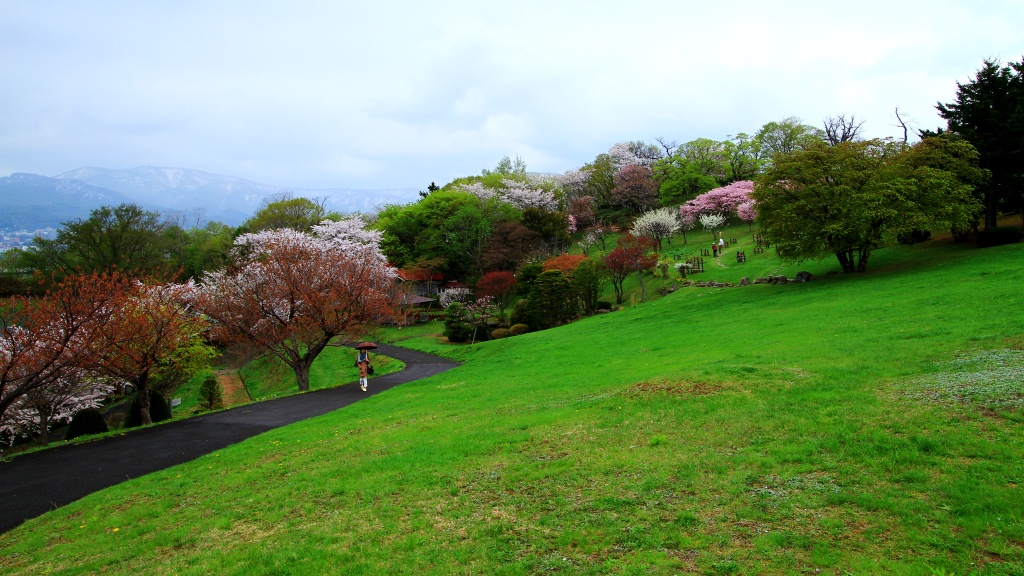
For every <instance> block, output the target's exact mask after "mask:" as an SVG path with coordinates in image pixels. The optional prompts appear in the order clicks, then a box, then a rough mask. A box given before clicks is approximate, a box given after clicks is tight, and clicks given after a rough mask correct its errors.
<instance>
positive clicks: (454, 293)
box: [437, 287, 472, 308]
mask: <svg viewBox="0 0 1024 576" xmlns="http://www.w3.org/2000/svg"><path fill="white" fill-rule="evenodd" d="M471 298H472V295H471V294H470V292H469V288H462V287H456V288H448V289H447V290H442V291H441V292H440V294H438V295H437V302H438V304H440V305H441V308H447V307H448V306H449V305H451V304H452V303H453V302H458V303H460V304H465V303H467V302H469V301H470V299H471Z"/></svg>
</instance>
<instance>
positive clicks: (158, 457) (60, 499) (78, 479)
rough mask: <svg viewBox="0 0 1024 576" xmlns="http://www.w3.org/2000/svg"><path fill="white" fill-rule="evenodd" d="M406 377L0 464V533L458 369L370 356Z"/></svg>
mask: <svg viewBox="0 0 1024 576" xmlns="http://www.w3.org/2000/svg"><path fill="white" fill-rule="evenodd" d="M375 352H376V353H378V354H383V355H384V356H388V357H390V358H395V359H398V360H401V361H402V362H404V363H405V369H404V370H402V371H401V372H395V373H393V374H388V375H385V376H378V377H374V378H370V384H369V386H368V390H367V391H366V392H363V391H361V390H360V389H359V386H358V383H352V384H351V385H345V386H340V387H338V388H332V389H329V390H317V391H315V392H307V393H305V394H297V395H295V396H288V397H285V398H278V399H276V400H267V401H264V402H256V403H252V404H245V405H242V406H238V407H235V408H231V409H228V410H223V411H220V412H214V413H210V414H205V415H202V416H197V417H195V418H187V419H184V420H179V421H173V422H165V423H163V424H160V425H158V426H151V427H147V428H140V429H136V430H130V431H127V432H125V433H124V434H122V435H117V436H111V437H108V438H103V439H100V440H95V441H92V442H85V443H81V444H70V445H66V446H58V447H55V448H51V449H49V450H43V451H40V452H35V453H32V454H25V455H23V456H18V457H16V458H13V459H12V460H11V461H9V462H0V533H3V532H7V531H9V530H11V529H13V528H15V527H17V526H18V525H19V524H21V523H22V522H24V521H25V520H28V519H30V518H35V517H36V516H40V515H42V514H44V513H46V512H48V511H50V510H53V509H55V508H59V507H61V506H64V505H65V504H70V503H71V502H74V501H75V500H78V499H79V498H82V497H83V496H87V495H89V494H92V493H93V492H97V491H99V490H102V489H104V488H107V487H109V486H114V485H116V484H120V483H121V482H124V481H125V480H130V479H132V478H138V477H139V476H144V475H146V474H149V473H150V472H156V471H157V470H163V469H165V468H169V467H171V466H175V465H177V464H183V463H185V462H189V461H191V460H194V459H196V458H198V457H200V456H203V455H204V454H209V453H210V452H213V451H215V450H219V449H221V448H224V447H225V446H230V445H231V444H235V443H237V442H241V441H242V440H245V439H247V438H252V437H253V436H256V435H257V434H261V433H263V432H266V431H268V430H273V429H274V428H279V427H281V426H287V425H288V424H293V423H295V422H298V421H300V420H305V419H307V418H313V417H315V416H320V415H322V414H326V413H328V412H332V411H334V410H337V409H339V408H344V407H345V406H348V405H350V404H352V403H354V402H358V401H360V400H362V399H364V398H368V397H370V396H373V395H374V394H379V393H381V392H383V391H385V390H390V389H391V388H394V387H395V386H398V385H400V384H405V383H406V382H412V381H414V380H419V379H421V378H426V377H428V376H433V375H435V374H440V373H442V372H445V371H446V370H450V369H452V368H454V367H455V366H457V365H458V364H457V363H455V362H453V361H451V360H446V359H444V358H438V357H436V356H431V355H430V354H424V353H422V352H416V351H413V350H406V349H404V348H398V347H395V346H388V345H386V344H381V345H380V347H379V348H378V349H377V350H376V351H375Z"/></svg>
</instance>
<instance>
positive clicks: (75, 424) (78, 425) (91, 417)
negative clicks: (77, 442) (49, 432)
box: [64, 408, 109, 440]
mask: <svg viewBox="0 0 1024 576" xmlns="http://www.w3.org/2000/svg"><path fill="white" fill-rule="evenodd" d="M108 430H109V428H108V427H107V421H106V420H104V419H103V413H102V412H100V411H99V410H97V409H96V408H86V409H85V410H82V411H80V412H78V413H77V414H75V415H74V416H72V417H71V422H70V423H69V424H68V431H67V433H66V434H65V435H64V439H65V440H73V439H75V438H78V437H79V436H88V435H90V434H102V433H104V432H107V431H108Z"/></svg>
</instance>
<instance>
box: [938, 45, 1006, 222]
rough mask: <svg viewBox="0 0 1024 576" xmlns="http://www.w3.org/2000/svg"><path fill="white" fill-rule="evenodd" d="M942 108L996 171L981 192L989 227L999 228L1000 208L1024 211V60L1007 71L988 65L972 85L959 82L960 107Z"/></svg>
mask: <svg viewBox="0 0 1024 576" xmlns="http://www.w3.org/2000/svg"><path fill="white" fill-rule="evenodd" d="M936 108H937V109H938V111H939V116H941V117H942V118H943V119H944V120H946V122H947V124H948V127H949V130H950V131H951V132H955V133H957V134H960V135H961V136H963V137H964V138H965V139H967V141H968V142H970V143H971V144H973V145H974V147H975V148H976V149H977V150H978V154H979V155H980V163H981V167H982V168H985V169H987V170H988V171H989V172H991V175H992V178H991V180H990V182H989V183H988V184H987V185H986V186H984V187H982V188H980V189H979V199H980V200H982V202H983V203H984V205H985V212H984V216H985V227H986V228H989V227H993V226H995V225H996V217H997V216H998V213H999V209H1000V208H1003V209H1008V210H1020V209H1021V208H1024V205H1022V204H1024V203H1022V199H1024V196H1022V189H1024V60H1022V61H1021V62H1017V63H1011V64H1009V65H1006V66H1000V65H999V64H998V63H997V62H995V61H991V60H985V62H984V65H983V66H982V68H981V70H979V71H978V73H977V74H976V75H975V77H974V79H973V80H972V81H970V82H968V83H967V84H961V83H959V82H957V92H956V101H955V102H951V103H948V104H942V103H939V104H938V105H937V106H936Z"/></svg>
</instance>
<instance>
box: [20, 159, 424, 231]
mask: <svg viewBox="0 0 1024 576" xmlns="http://www.w3.org/2000/svg"><path fill="white" fill-rule="evenodd" d="M76 194H77V195H76ZM281 194H290V195H291V196H293V197H306V198H318V199H323V201H324V206H325V208H327V210H329V211H335V212H342V213H351V212H370V211H373V210H374V209H375V208H376V207H378V206H380V205H383V204H406V203H409V202H412V201H415V200H416V199H418V190H417V189H416V188H389V189H379V190H360V189H352V188H324V189H307V188H289V187H282V186H271V185H267V184H260V183H258V182H253V181H251V180H246V179H244V178H238V177H235V176H225V175H221V174H213V173H210V172H205V171H202V170H193V169H189V168H173V167H161V166H139V167H136V168H128V169H111V168H98V167H93V166H88V167H83V168H78V169H75V170H71V171H68V172H64V173H62V174H58V175H57V176H53V177H49V176H42V175H38V174H26V173H14V174H12V175H11V176H7V177H0V229H5V228H6V229H13V228H17V227H23V226H29V225H32V227H29V228H25V229H33V228H46V227H54V228H56V227H58V226H59V225H60V224H61V223H62V222H64V221H68V220H73V219H75V218H86V217H88V215H89V211H90V210H93V209H95V208H98V207H100V206H102V205H110V204H120V203H122V202H132V203H135V204H138V205H140V206H142V207H144V208H146V209H147V210H155V211H158V212H162V213H166V212H169V211H182V212H184V211H189V210H196V209H199V210H202V211H203V218H204V219H205V220H216V221H220V222H223V223H225V224H229V225H232V226H237V225H239V224H241V223H242V222H243V221H244V220H245V219H247V218H249V217H250V216H252V215H253V214H255V212H256V211H257V210H258V209H259V207H260V205H261V204H262V203H263V201H264V200H265V199H267V198H270V197H273V196H275V195H281ZM79 196H80V197H79ZM58 197H59V198H61V199H62V200H60V201H58V200H56V198H58ZM55 207H56V209H55ZM39 223H42V224H45V225H41V226H36V225H34V224H39Z"/></svg>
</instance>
